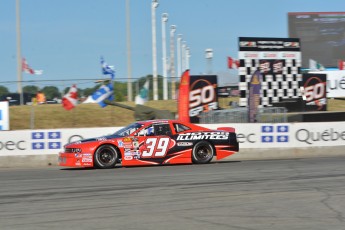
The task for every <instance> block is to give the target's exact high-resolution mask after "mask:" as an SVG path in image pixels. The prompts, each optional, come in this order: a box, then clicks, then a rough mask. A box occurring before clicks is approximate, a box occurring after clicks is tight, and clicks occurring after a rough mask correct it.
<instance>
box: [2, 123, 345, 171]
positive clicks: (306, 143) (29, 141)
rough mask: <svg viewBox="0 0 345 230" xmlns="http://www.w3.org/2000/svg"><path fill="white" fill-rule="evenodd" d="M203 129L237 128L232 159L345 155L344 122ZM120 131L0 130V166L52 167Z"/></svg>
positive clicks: (236, 124)
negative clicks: (74, 149) (65, 153)
mask: <svg viewBox="0 0 345 230" xmlns="http://www.w3.org/2000/svg"><path fill="white" fill-rule="evenodd" d="M202 126H204V127H208V128H212V129H216V128H217V127H224V126H231V127H234V128H235V129H236V133H237V139H238V141H239V143H240V152H239V153H237V154H235V155H234V158H232V159H248V158H251V159H263V158H277V157H279V158H281V157H286V158H289V157H303V156H313V155H315V156H319V155H325V156H328V155H332V154H345V153H344V152H343V149H344V146H345V122H319V123H315V122H314V123H305V122H303V123H302V122H301V123H233V124H231V123H223V124H204V125H202ZM120 128H121V127H106V128H80V129H44V130H43V129H41V130H20V131H1V132H0V166H1V167H8V166H15V165H26V166H31V165H48V164H51V165H55V164H57V154H58V152H59V151H61V150H62V149H63V145H64V144H66V143H68V142H71V141H77V140H79V139H82V138H89V137H98V136H103V135H107V134H111V133H113V132H115V131H116V130H118V129H120ZM332 149H333V150H332ZM335 150H337V151H335ZM338 150H339V151H338ZM340 150H341V151H340Z"/></svg>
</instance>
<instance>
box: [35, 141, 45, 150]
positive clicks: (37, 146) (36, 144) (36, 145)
mask: <svg viewBox="0 0 345 230" xmlns="http://www.w3.org/2000/svg"><path fill="white" fill-rule="evenodd" d="M32 149H44V142H33V143H32Z"/></svg>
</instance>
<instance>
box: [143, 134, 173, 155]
mask: <svg viewBox="0 0 345 230" xmlns="http://www.w3.org/2000/svg"><path fill="white" fill-rule="evenodd" d="M169 141H170V138H167V137H162V138H156V137H151V138H147V139H146V141H145V147H146V148H145V149H143V152H142V155H141V157H143V158H144V157H146V158H148V157H164V156H165V155H166V154H167V150H168V146H169Z"/></svg>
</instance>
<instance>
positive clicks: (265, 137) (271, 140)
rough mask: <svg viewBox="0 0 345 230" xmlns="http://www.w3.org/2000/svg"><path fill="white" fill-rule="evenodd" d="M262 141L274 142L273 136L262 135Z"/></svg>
mask: <svg viewBox="0 0 345 230" xmlns="http://www.w3.org/2000/svg"><path fill="white" fill-rule="evenodd" d="M261 142H263V143H272V142H273V136H261Z"/></svg>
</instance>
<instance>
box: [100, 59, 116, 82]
mask: <svg viewBox="0 0 345 230" xmlns="http://www.w3.org/2000/svg"><path fill="white" fill-rule="evenodd" d="M101 66H102V73H103V74H104V75H107V74H110V75H111V79H112V80H114V77H115V70H114V67H113V66H109V65H107V63H106V62H105V61H104V59H103V57H101Z"/></svg>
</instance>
